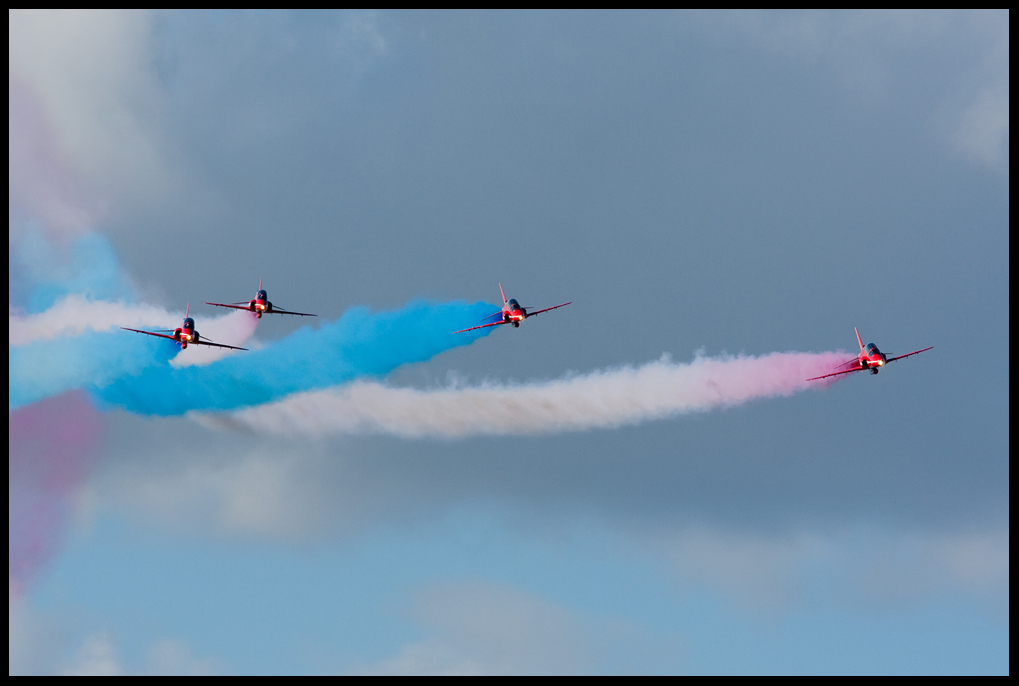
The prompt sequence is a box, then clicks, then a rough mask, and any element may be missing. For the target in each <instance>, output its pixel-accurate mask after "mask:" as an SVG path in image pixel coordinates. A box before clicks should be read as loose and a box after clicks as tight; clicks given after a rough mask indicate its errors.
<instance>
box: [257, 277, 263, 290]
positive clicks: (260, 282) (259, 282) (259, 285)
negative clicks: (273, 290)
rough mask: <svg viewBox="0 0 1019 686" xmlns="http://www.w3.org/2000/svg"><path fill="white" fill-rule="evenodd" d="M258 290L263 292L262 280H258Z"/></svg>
mask: <svg viewBox="0 0 1019 686" xmlns="http://www.w3.org/2000/svg"><path fill="white" fill-rule="evenodd" d="M258 290H262V278H261V277H259V278H258Z"/></svg>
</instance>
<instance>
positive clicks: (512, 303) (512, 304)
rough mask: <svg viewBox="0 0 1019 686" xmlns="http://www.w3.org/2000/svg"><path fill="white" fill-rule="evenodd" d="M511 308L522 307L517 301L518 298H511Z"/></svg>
mask: <svg viewBox="0 0 1019 686" xmlns="http://www.w3.org/2000/svg"><path fill="white" fill-rule="evenodd" d="M509 305H510V307H520V303H518V302H517V301H516V298H511V299H510V301H509Z"/></svg>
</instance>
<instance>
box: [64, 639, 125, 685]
mask: <svg viewBox="0 0 1019 686" xmlns="http://www.w3.org/2000/svg"><path fill="white" fill-rule="evenodd" d="M60 673H61V674H62V675H64V676H118V675H120V674H123V668H122V667H121V664H120V657H119V656H118V654H117V648H116V646H115V645H114V644H113V638H112V637H111V636H110V635H109V633H107V632H101V633H97V634H93V635H92V636H89V637H88V638H86V639H85V642H84V643H83V644H82V646H81V648H79V649H78V651H77V653H76V654H75V656H74V658H73V660H72V661H71V663H70V664H69V665H67V666H66V667H64V668H63V669H62V670H60Z"/></svg>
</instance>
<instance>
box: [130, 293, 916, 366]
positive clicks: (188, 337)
mask: <svg viewBox="0 0 1019 686" xmlns="http://www.w3.org/2000/svg"><path fill="white" fill-rule="evenodd" d="M499 294H500V295H502V309H500V310H499V311H498V312H493V313H492V314H490V315H488V316H487V317H485V318H484V319H482V320H481V322H482V323H480V324H478V325H477V326H471V327H468V328H466V329H460V330H459V331H454V332H453V333H454V334H458V333H466V332H468V331H475V330H476V329H485V328H488V327H490V326H502V325H503V324H512V325H513V326H514V327H518V326H520V322H522V321H524V320H525V319H527V318H528V317H533V316H534V315H536V314H542V313H543V312H551V311H552V310H557V309H559V308H560V307H566V306H567V305H572V304H573V303H572V302H566V303H562V304H561V305H553V306H552V307H546V308H543V309H540V310H531V311H528V308H526V307H522V306H521V305H520V303H519V302H517V300H516V299H515V298H509V299H507V298H506V292H505V291H504V290H503V289H502V284H499ZM205 304H206V305H213V306H214V307H228V308H231V309H235V310H247V311H248V312H254V313H255V314H256V315H257V316H258V318H259V319H261V318H262V315H264V314H289V315H293V316H295V317H317V316H318V315H315V314H310V313H308V312H291V311H290V310H284V309H282V308H279V307H274V306H273V304H272V302H271V301H270V300H269V294H268V292H267V291H266V290H265V289H264V288H262V282H261V281H259V282H258V292H257V293H256V294H255V297H254V298H252V299H251V300H248V301H247V302H245V301H240V302H235V303H212V302H207V303H205ZM190 310H191V306H190V305H188V307H187V309H186V310H185V311H184V322H183V323H182V324H181V326H179V327H177V328H176V329H162V330H159V331H142V330H141V329H129V328H127V327H121V328H122V329H124V330H126V331H134V332H136V333H143V334H145V335H147V336H158V337H160V338H168V339H170V340H172V341H176V342H177V343H178V344H180V347H181V350H185V349H187V347H188V346H189V345H208V346H212V347H216V348H229V349H231V350H247V348H240V347H238V346H235V345H226V344H224V343H215V342H213V341H211V340H209V339H207V338H206V339H203V338H202V336H201V335H200V334H199V333H198V330H197V329H195V320H194V319H193V318H191V317H190V316H188V315H189V312H190ZM854 330H855V331H856V340H857V342H858V343H859V344H860V353H859V354H858V355H857V356H856V357H854V358H853V359H851V360H846V361H845V362H843V363H842V364H840V365H838V366H837V367H835V369H833V370H832V371H831V372H829V373H828V374H822V375H821V376H815V377H813V378H810V379H807V381H820V380H821V379H827V378H829V377H833V376H841V375H843V374H852V373H854V372H864V371H869V372H870V373H871V374H877V373H878V372H879V371H880V370H881V368H882V367H884V366H885V365H886V364H888V363H889V362H895V361H896V360H902V359H905V358H907V357H910V356H911V355H919V354H920V353H923V352H927V351H928V350H931V349H932V348H933V346H931V347H928V348H923V349H921V350H914V351H913V352H909V353H906V354H905V355H896V356H894V357H888V355H886V354H885V353H883V352H881V351H880V350H879V349H878V347H877V346H876V345H874V344H873V343H868V344H867V345H864V344H863V339H862V338H861V337H860V332H859V330H856V329H854Z"/></svg>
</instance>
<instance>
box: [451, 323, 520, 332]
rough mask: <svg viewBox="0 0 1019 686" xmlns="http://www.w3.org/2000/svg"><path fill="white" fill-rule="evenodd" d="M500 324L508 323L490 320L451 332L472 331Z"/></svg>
mask: <svg viewBox="0 0 1019 686" xmlns="http://www.w3.org/2000/svg"><path fill="white" fill-rule="evenodd" d="M502 324H509V322H492V323H491V324H482V325H481V326H472V327H471V328H469V329H460V330H459V331H454V332H453V333H467V332H468V331H474V330H475V329H487V328H488V327H490V326H501V325H502Z"/></svg>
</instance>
